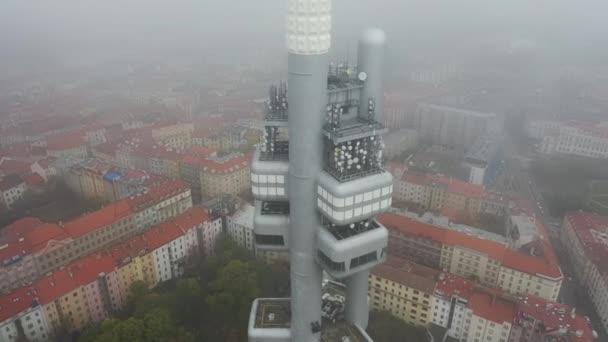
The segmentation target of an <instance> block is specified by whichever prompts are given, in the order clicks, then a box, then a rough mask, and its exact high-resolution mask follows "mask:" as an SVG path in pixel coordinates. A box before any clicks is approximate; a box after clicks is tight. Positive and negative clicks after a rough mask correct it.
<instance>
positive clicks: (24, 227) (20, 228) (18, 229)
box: [2, 217, 42, 236]
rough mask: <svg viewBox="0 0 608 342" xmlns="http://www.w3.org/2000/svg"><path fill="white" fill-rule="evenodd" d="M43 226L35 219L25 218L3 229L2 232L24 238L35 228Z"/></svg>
mask: <svg viewBox="0 0 608 342" xmlns="http://www.w3.org/2000/svg"><path fill="white" fill-rule="evenodd" d="M41 224H42V221H40V220H39V219H37V218H35V217H24V218H21V219H18V220H17V221H15V222H13V223H11V224H9V225H8V226H5V227H4V228H2V232H6V233H11V234H15V235H18V236H24V235H25V234H27V233H29V232H30V231H31V230H32V229H33V228H36V227H38V226H40V225H41Z"/></svg>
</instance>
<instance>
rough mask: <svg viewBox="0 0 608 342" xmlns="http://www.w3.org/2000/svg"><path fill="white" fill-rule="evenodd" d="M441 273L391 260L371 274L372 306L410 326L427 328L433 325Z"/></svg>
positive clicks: (409, 263) (394, 258)
mask: <svg viewBox="0 0 608 342" xmlns="http://www.w3.org/2000/svg"><path fill="white" fill-rule="evenodd" d="M440 273H441V272H439V271H437V270H435V269H432V268H429V267H425V266H423V265H420V264H416V263H414V262H411V261H409V260H407V259H403V258H398V257H392V256H389V257H388V258H387V260H386V262H385V263H384V264H380V265H378V266H376V267H374V268H373V269H372V270H371V273H370V277H369V297H370V304H371V305H370V306H371V307H372V309H374V310H382V311H388V312H390V313H391V314H393V315H394V316H396V317H399V318H400V319H401V320H403V321H405V322H407V323H408V324H412V325H417V326H422V327H427V326H429V325H430V323H431V322H432V315H433V310H432V308H433V304H434V302H433V295H434V292H435V283H436V282H437V280H438V279H439V275H440Z"/></svg>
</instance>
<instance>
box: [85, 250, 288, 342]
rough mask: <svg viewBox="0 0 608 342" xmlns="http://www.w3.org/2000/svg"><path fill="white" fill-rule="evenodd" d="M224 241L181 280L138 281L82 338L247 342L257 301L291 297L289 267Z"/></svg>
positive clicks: (87, 340) (92, 340)
mask: <svg viewBox="0 0 608 342" xmlns="http://www.w3.org/2000/svg"><path fill="white" fill-rule="evenodd" d="M218 244H219V248H218V250H219V253H218V254H217V256H212V257H209V258H207V259H205V260H203V261H201V262H199V263H198V264H195V265H191V267H190V268H189V270H188V272H187V275H186V276H184V277H182V278H180V279H177V280H173V281H170V282H167V283H164V284H162V285H161V286H159V287H158V288H155V289H148V286H147V285H146V284H145V283H143V282H136V283H134V284H133V285H132V287H131V290H130V295H129V299H128V302H127V304H126V305H125V308H124V309H123V310H122V311H120V312H118V313H116V315H115V317H114V318H112V319H109V320H106V321H103V322H99V323H94V324H92V325H90V326H89V327H87V328H86V329H85V330H84V331H83V333H82V336H81V337H80V339H79V341H83V342H105V341H159V342H160V341H184V342H185V341H226V342H231V341H234V342H239V341H246V340H247V321H248V318H249V310H250V309H251V303H252V302H253V299H254V298H256V297H266V296H269V297H277V296H278V297H282V296H285V297H287V296H289V272H288V269H287V265H285V264H275V265H266V264H263V263H261V262H259V261H257V260H256V259H255V258H254V257H253V255H251V254H250V253H249V252H248V251H247V250H245V249H243V248H240V247H238V246H236V245H235V244H234V242H232V241H231V240H229V239H228V238H221V239H220V241H219V242H218Z"/></svg>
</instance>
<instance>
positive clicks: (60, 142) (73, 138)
mask: <svg viewBox="0 0 608 342" xmlns="http://www.w3.org/2000/svg"><path fill="white" fill-rule="evenodd" d="M85 145H86V141H85V138H84V133H83V132H82V131H80V130H78V131H72V132H65V133H61V134H55V135H50V136H48V137H47V138H46V149H47V150H67V149H70V148H75V147H80V146H85Z"/></svg>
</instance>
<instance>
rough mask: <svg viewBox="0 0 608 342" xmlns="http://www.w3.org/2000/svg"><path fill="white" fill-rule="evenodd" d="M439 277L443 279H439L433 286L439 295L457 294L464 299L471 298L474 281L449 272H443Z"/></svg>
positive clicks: (451, 295) (449, 296) (449, 295)
mask: <svg viewBox="0 0 608 342" xmlns="http://www.w3.org/2000/svg"><path fill="white" fill-rule="evenodd" d="M441 277H442V278H443V279H440V280H439V281H438V282H437V285H436V287H435V291H436V292H437V293H438V294H439V295H441V296H445V297H448V298H451V297H453V296H458V297H460V298H462V299H465V300H469V299H470V298H471V293H473V289H474V287H475V285H476V284H475V282H473V281H471V280H467V279H465V278H463V277H460V276H457V275H455V274H451V273H443V274H442V275H441Z"/></svg>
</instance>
